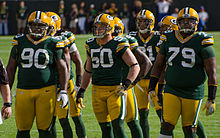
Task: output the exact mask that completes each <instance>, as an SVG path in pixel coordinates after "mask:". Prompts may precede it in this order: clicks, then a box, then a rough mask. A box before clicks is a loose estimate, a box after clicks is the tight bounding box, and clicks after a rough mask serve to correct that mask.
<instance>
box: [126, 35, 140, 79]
mask: <svg viewBox="0 0 220 138" xmlns="http://www.w3.org/2000/svg"><path fill="white" fill-rule="evenodd" d="M124 38H126V39H127V40H128V42H129V45H130V46H129V48H130V50H131V52H132V53H134V52H135V50H136V49H138V43H137V39H135V38H134V37H132V36H130V35H126V36H124ZM129 70H130V67H129V66H128V65H127V64H126V63H124V65H123V68H122V75H123V77H122V78H123V79H122V81H125V79H126V78H127V75H128V72H129Z"/></svg>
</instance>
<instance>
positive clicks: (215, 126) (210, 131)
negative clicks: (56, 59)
mask: <svg viewBox="0 0 220 138" xmlns="http://www.w3.org/2000/svg"><path fill="white" fill-rule="evenodd" d="M209 33H210V34H212V35H213V36H214V38H215V46H214V48H215V51H216V58H217V75H218V80H220V47H219V46H220V32H209ZM91 37H92V36H91V35H76V45H77V48H78V50H79V52H80V54H81V57H82V60H83V62H85V59H86V52H85V48H84V44H85V41H86V40H87V39H88V38H91ZM12 38H13V36H1V37H0V57H1V58H2V60H3V62H4V65H5V66H6V65H7V62H8V58H9V55H10V49H11V47H12V46H11V42H12ZM73 67H74V65H73ZM218 86H219V85H218ZM15 90H16V81H15V83H14V85H13V88H12V94H13V95H14V94H15ZM206 99H207V89H206V91H205V98H204V101H203V104H202V107H203V106H204V104H205V101H206ZM14 101H15V98H14V97H13V103H14ZM91 103H92V101H91V88H89V89H88V90H87V92H86V94H85V98H84V104H85V106H86V107H85V108H84V109H83V110H82V118H83V121H84V124H85V127H86V133H87V136H88V138H95V137H97V138H100V137H101V130H100V128H99V125H98V123H97V121H96V118H95V115H94V113H93V110H92V104H91ZM0 105H2V98H0ZM219 107H220V89H218V92H217V97H216V112H215V114H214V115H211V116H205V112H203V111H201V112H200V118H199V119H200V120H201V121H202V123H203V124H204V126H205V129H206V133H207V135H208V138H216V137H220V109H219ZM14 113H15V112H14V104H13V114H12V117H11V118H10V119H8V120H4V123H3V124H2V125H0V138H12V137H16V132H17V128H16V122H15V114H14ZM70 122H71V126H72V129H73V134H74V137H77V136H76V133H75V126H74V123H73V121H72V119H71V118H70ZM149 124H150V137H152V138H155V137H158V135H159V129H160V122H159V119H158V117H157V115H156V112H155V110H154V109H153V108H150V114H149ZM56 127H57V137H58V138H60V137H62V129H61V126H60V124H59V122H58V120H57V121H56ZM125 128H126V132H127V134H128V137H131V135H130V131H129V129H128V127H127V125H125ZM174 132H175V134H174V135H175V137H178V138H179V137H183V132H182V127H181V121H179V122H178V124H177V126H176V127H175V131H174ZM31 137H32V138H37V137H38V131H37V129H36V125H35V122H34V125H33V127H32V130H31Z"/></svg>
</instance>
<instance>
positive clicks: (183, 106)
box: [159, 31, 215, 126]
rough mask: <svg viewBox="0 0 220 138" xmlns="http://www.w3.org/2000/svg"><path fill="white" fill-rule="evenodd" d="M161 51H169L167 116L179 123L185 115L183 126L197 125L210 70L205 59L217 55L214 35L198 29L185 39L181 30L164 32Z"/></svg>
mask: <svg viewBox="0 0 220 138" xmlns="http://www.w3.org/2000/svg"><path fill="white" fill-rule="evenodd" d="M161 40H162V41H163V43H162V44H161V46H160V51H159V52H160V54H163V55H165V60H166V63H167V69H166V73H165V80H166V86H165V89H164V101H163V118H164V120H165V122H169V123H170V124H172V125H176V123H177V120H178V118H179V116H180V114H181V115H182V124H183V126H189V125H196V123H197V119H198V114H199V109H200V106H201V99H202V98H203V97H204V82H205V80H206V72H205V68H204V60H205V59H208V58H211V57H215V54H214V50H213V47H212V46H211V45H213V44H214V39H213V37H212V36H211V35H209V34H206V33H204V32H195V33H193V34H192V35H190V36H188V37H187V38H185V39H183V37H182V36H181V34H180V33H179V31H171V32H167V33H165V34H164V35H162V36H161Z"/></svg>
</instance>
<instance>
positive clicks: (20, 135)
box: [16, 130, 30, 138]
mask: <svg viewBox="0 0 220 138" xmlns="http://www.w3.org/2000/svg"><path fill="white" fill-rule="evenodd" d="M16 138H30V130H26V131H18V132H17V135H16Z"/></svg>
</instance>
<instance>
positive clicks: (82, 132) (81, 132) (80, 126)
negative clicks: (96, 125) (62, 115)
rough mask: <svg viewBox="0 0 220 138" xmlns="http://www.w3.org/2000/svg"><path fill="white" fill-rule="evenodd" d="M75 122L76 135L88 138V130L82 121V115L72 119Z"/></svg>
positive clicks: (80, 137)
mask: <svg viewBox="0 0 220 138" xmlns="http://www.w3.org/2000/svg"><path fill="white" fill-rule="evenodd" d="M72 119H73V122H74V124H75V129H76V134H77V136H78V138H85V137H86V129H85V126H84V123H83V121H82V118H81V115H80V116H76V117H72Z"/></svg>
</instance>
